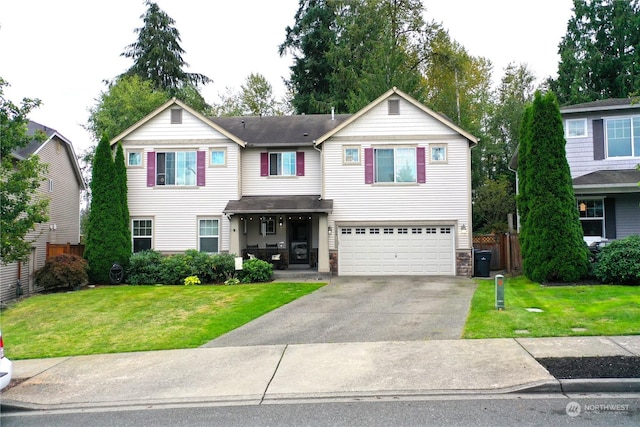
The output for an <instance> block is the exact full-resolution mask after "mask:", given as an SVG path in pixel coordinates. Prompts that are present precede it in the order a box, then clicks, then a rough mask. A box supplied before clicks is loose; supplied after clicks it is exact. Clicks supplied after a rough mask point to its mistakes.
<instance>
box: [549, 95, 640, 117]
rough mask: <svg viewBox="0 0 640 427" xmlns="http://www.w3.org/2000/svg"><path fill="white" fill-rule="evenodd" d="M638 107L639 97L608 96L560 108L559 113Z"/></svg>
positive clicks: (639, 103) (639, 105)
mask: <svg viewBox="0 0 640 427" xmlns="http://www.w3.org/2000/svg"><path fill="white" fill-rule="evenodd" d="M634 108H640V97H632V98H609V99H600V100H598V101H592V102H585V103H582V104H575V105H567V106H564V107H561V108H560V113H561V114H569V113H586V112H590V111H611V110H627V109H634Z"/></svg>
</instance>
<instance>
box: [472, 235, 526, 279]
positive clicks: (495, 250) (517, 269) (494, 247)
mask: <svg viewBox="0 0 640 427" xmlns="http://www.w3.org/2000/svg"><path fill="white" fill-rule="evenodd" d="M473 248H474V249H478V250H489V251H491V270H505V271H506V272H507V273H509V274H520V273H521V272H522V254H521V253H520V242H519V240H518V234H517V233H504V234H484V235H479V236H473Z"/></svg>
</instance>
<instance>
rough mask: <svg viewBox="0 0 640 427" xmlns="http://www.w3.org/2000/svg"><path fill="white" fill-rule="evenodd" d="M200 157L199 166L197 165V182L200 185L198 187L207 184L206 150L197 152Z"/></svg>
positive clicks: (198, 159)
mask: <svg viewBox="0 0 640 427" xmlns="http://www.w3.org/2000/svg"><path fill="white" fill-rule="evenodd" d="M197 156H198V158H197V161H198V167H197V171H198V173H197V177H196V184H197V185H198V187H204V185H205V175H206V172H207V167H206V166H207V153H206V152H204V151H198V154H197Z"/></svg>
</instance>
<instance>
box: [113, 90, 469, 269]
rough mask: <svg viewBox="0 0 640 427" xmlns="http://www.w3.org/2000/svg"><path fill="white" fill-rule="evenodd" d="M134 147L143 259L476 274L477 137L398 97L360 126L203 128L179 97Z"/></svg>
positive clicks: (364, 113) (361, 118)
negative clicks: (150, 255) (260, 256)
mask: <svg viewBox="0 0 640 427" xmlns="http://www.w3.org/2000/svg"><path fill="white" fill-rule="evenodd" d="M117 142H121V143H122V146H123V148H124V150H125V158H126V163H127V165H126V166H127V179H128V201H129V212H130V215H131V230H132V244H133V248H134V251H139V250H143V249H149V248H153V249H155V250H158V251H160V252H163V253H176V252H183V251H185V250H186V249H190V248H194V249H198V250H200V251H205V252H211V253H219V252H220V253H221V252H226V253H232V254H244V255H246V254H247V252H248V253H252V252H253V253H254V254H255V253H261V252H262V253H264V252H265V251H274V252H277V253H278V254H280V256H281V259H282V260H283V263H282V264H284V267H286V266H289V267H294V266H296V267H301V268H308V269H314V270H317V271H318V272H321V273H327V272H329V271H332V272H334V273H338V274H341V275H362V274H379V275H385V274H387V275H391V274H405V275H408V274H414V275H456V274H458V275H471V273H472V265H471V264H472V246H471V245H472V241H471V236H472V224H471V217H472V215H471V148H472V147H473V146H475V145H476V143H477V141H476V138H475V137H474V136H472V135H470V134H469V133H467V132H465V131H464V130H462V129H460V128H459V127H457V126H456V125H455V124H453V123H452V122H450V121H449V120H447V119H446V118H444V117H443V116H441V115H439V114H437V113H435V112H434V111H432V110H430V109H428V108H427V107H425V106H424V105H422V104H420V103H419V102H418V101H416V100H415V99H413V98H412V97H410V96H409V95H407V94H405V93H403V92H401V91H399V90H397V89H395V88H393V89H391V90H389V91H388V92H386V93H385V94H383V95H382V96H380V97H379V98H378V99H376V100H375V101H373V102H372V103H371V104H369V105H367V106H366V107H365V108H363V109H362V110H360V111H359V112H357V113H356V114H353V115H331V114H326V115H299V116H281V117H214V118H208V117H204V116H202V115H201V114H199V113H198V112H196V111H194V110H192V109H191V108H189V107H188V106H186V105H185V104H184V103H182V102H180V101H178V100H175V99H174V100H171V101H169V102H167V103H166V104H165V105H163V106H161V107H160V108H158V109H157V110H156V111H154V112H153V113H151V114H150V115H149V116H147V117H145V118H144V119H143V120H141V121H140V122H138V123H136V124H135V125H134V126H132V127H131V128H129V129H128V130H126V131H125V132H123V133H122V134H121V135H118V136H117V137H116V138H114V139H113V140H112V141H111V144H112V146H115V144H116V143H117Z"/></svg>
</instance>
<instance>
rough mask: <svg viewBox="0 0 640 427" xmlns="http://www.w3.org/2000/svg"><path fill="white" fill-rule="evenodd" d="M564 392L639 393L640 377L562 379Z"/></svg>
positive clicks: (561, 384) (561, 383) (561, 385)
mask: <svg viewBox="0 0 640 427" xmlns="http://www.w3.org/2000/svg"><path fill="white" fill-rule="evenodd" d="M559 381H560V387H561V389H562V392H563V393H638V392H640V378H595V379H562V380H559Z"/></svg>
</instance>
